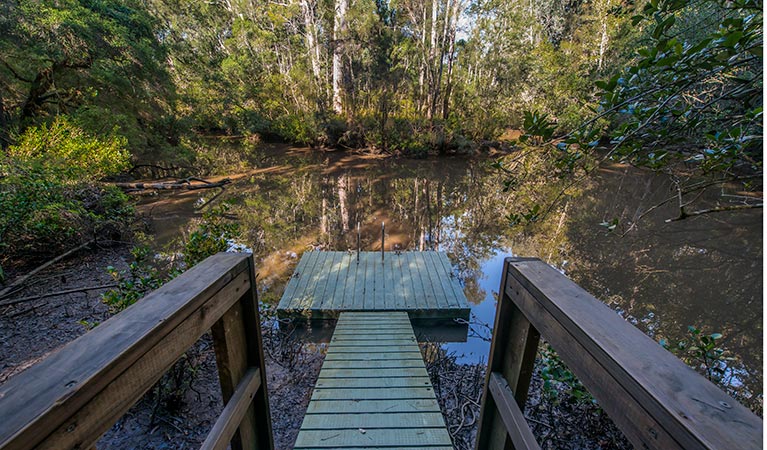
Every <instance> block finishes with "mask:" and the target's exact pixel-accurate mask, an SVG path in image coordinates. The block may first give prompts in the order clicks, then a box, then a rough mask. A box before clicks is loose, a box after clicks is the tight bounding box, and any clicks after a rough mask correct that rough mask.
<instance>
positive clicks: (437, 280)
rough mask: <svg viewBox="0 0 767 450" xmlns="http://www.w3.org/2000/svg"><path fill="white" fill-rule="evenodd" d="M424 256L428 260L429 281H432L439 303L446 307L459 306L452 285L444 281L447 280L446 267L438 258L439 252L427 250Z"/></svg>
mask: <svg viewBox="0 0 767 450" xmlns="http://www.w3.org/2000/svg"><path fill="white" fill-rule="evenodd" d="M423 257H424V260H425V261H426V266H427V267H428V268H429V281H431V285H432V288H433V289H434V295H435V296H436V297H437V301H438V302H439V304H440V305H441V306H442V308H445V309H447V308H452V307H455V306H458V304H457V302H456V301H455V294H454V293H453V291H452V289H450V285H449V284H446V283H444V281H445V280H444V277H443V276H442V274H443V270H444V268H443V267H442V264H440V263H439V261H437V260H436V258H437V257H438V256H437V252H425V253H424V255H423Z"/></svg>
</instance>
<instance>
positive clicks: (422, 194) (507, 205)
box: [140, 146, 763, 394]
mask: <svg viewBox="0 0 767 450" xmlns="http://www.w3.org/2000/svg"><path fill="white" fill-rule="evenodd" d="M489 162H490V160H489V159H482V158H480V159H476V158H474V159H466V158H458V157H455V158H434V159H426V160H407V159H392V158H389V159H386V158H378V157H374V156H355V155H349V154H345V153H320V152H313V151H311V150H308V149H300V148H292V147H286V146H273V147H271V148H266V149H265V150H263V155H262V157H261V163H260V164H259V167H255V168H253V170H250V171H248V172H247V173H244V174H240V175H238V176H236V177H233V178H234V180H235V181H234V183H233V184H232V185H230V186H229V187H228V188H227V190H226V191H225V192H224V193H223V194H221V195H218V196H216V197H215V198H214V199H213V200H212V201H211V203H210V204H211V205H215V204H219V203H220V202H222V201H229V202H232V207H231V210H230V213H231V214H232V215H233V217H235V218H236V220H237V221H238V222H239V223H240V225H241V227H242V231H243V233H242V234H243V237H242V241H243V242H242V244H243V245H245V246H247V247H248V248H249V249H252V250H253V252H254V254H255V257H256V259H257V262H258V271H259V280H260V282H261V285H260V296H261V299H262V300H263V301H265V302H267V303H272V304H276V302H277V301H278V300H279V298H280V296H281V295H282V291H283V289H284V286H285V283H286V280H287V279H288V277H289V276H290V275H291V273H292V270H293V268H294V267H295V265H296V264H297V262H298V260H299V259H300V255H301V254H302V253H303V252H304V251H306V250H310V249H315V250H316V249H325V250H347V249H355V248H356V246H357V234H356V226H357V224H358V223H359V224H360V227H361V235H362V249H363V250H380V246H381V241H380V232H381V222H385V224H386V239H385V249H386V250H387V251H390V250H428V249H436V250H441V251H445V252H447V253H448V256H449V257H450V259H451V261H452V263H453V265H454V270H455V273H456V275H457V276H458V277H459V279H460V281H461V283H462V285H463V286H464V291H465V293H466V296H467V298H468V300H469V302H470V304H471V307H472V313H473V323H472V325H471V329H472V332H471V333H470V337H469V339H468V341H467V342H465V343H452V344H448V348H449V349H450V350H451V351H453V352H456V353H457V354H459V355H460V360H462V361H466V362H474V361H479V360H486V359H487V354H488V351H489V342H488V341H487V337H489V335H490V328H489V327H492V323H493V319H494V314H495V293H496V292H497V291H498V287H499V283H500V276H501V268H502V264H503V258H504V257H506V256H511V255H516V256H534V257H539V258H541V259H543V260H544V261H546V262H547V263H549V264H551V265H552V266H554V267H556V268H558V269H559V270H560V271H562V272H563V273H565V274H566V275H567V276H568V277H570V278H572V279H573V280H574V281H575V282H577V283H578V284H580V285H581V286H582V287H584V288H585V289H586V290H588V291H589V292H591V293H592V294H593V295H595V296H596V297H597V298H599V299H600V300H602V301H604V302H605V303H607V304H608V305H609V306H610V307H611V308H613V309H614V310H616V311H617V312H618V313H619V314H621V315H622V316H623V317H624V318H626V320H628V321H630V322H631V323H633V324H634V325H636V326H637V327H639V328H640V329H641V330H642V331H644V332H645V333H647V334H648V335H650V336H651V337H653V338H654V339H655V340H659V339H661V338H663V339H666V340H667V341H669V342H672V343H673V342H677V341H679V340H681V339H684V338H685V337H686V333H687V327H688V326H695V327H697V328H701V329H703V331H704V332H706V333H713V332H719V333H722V334H723V335H724V338H723V339H722V341H721V342H722V346H723V347H724V348H726V350H727V351H728V352H729V353H730V354H731V355H732V356H733V357H735V358H736V360H735V361H733V362H731V363H730V364H729V367H728V374H729V375H731V378H732V380H731V383H732V384H733V385H736V386H741V385H742V387H743V388H744V389H746V390H748V391H750V392H751V393H754V394H756V393H761V392H762V369H761V368H762V285H763V280H762V213H761V210H751V211H745V212H737V213H719V214H710V215H703V216H699V217H694V218H689V219H686V220H682V221H677V222H671V223H666V222H665V219H668V218H673V217H675V216H676V215H677V213H678V210H677V209H676V208H675V206H674V203H673V202H671V203H669V204H668V205H666V206H664V207H661V208H658V209H657V210H655V211H654V213H653V214H650V215H648V216H646V217H644V218H643V219H642V220H641V221H640V222H639V223H638V224H637V226H636V228H635V229H633V230H631V231H630V232H628V233H626V234H625V235H623V233H622V232H623V231H625V228H624V229H621V228H618V229H616V230H615V231H614V232H608V231H607V229H606V228H605V227H604V226H602V225H600V223H603V222H609V221H611V220H612V219H613V218H619V219H621V223H628V221H629V220H630V219H632V218H635V217H637V215H638V214H640V213H641V212H642V211H644V210H645V209H647V208H649V207H651V206H653V205H655V204H657V203H659V202H661V201H662V200H664V199H666V198H668V196H669V195H673V185H672V183H671V180H669V179H668V178H667V177H665V176H661V175H656V174H652V173H649V172H645V171H641V170H638V169H633V168H630V167H625V166H621V165H614V166H610V167H607V168H605V169H603V170H601V171H600V172H599V173H597V174H596V175H595V176H594V177H593V178H592V179H591V180H589V181H587V182H584V183H583V184H582V185H580V186H579V187H578V188H577V189H574V190H571V191H570V192H568V194H569V197H568V199H567V200H566V201H565V202H563V203H562V204H561V205H560V206H559V207H558V208H557V209H555V210H553V211H552V212H551V214H549V215H547V216H546V217H545V219H544V220H542V221H541V223H539V224H535V226H530V227H527V228H520V227H516V228H515V227H511V226H509V224H508V222H507V220H505V216H506V215H507V214H508V211H509V210H510V209H511V208H512V207H513V205H514V204H515V202H519V201H523V200H526V199H524V198H522V197H521V196H522V195H533V194H530V192H535V190H532V191H531V190H530V189H528V190H526V191H524V192H504V191H503V186H502V183H501V179H500V177H499V176H498V174H497V173H495V172H494V171H493V170H491V169H490V168H489ZM720 193H721V192H719V191H713V190H711V191H709V192H706V193H705V194H704V196H703V197H702V198H701V201H702V203H701V205H704V206H705V205H707V204H710V205H712V204H714V202H716V201H717V200H721V197H720V196H719V194H720ZM215 194H216V192H212V191H211V192H196V193H173V194H170V195H161V196H158V197H151V198H146V199H144V200H143V201H142V205H141V207H140V211H141V212H142V213H144V214H146V215H147V216H149V217H150V218H151V221H152V224H153V230H154V234H155V236H156V238H157V240H158V242H161V243H163V242H170V241H172V240H173V239H174V238H177V237H178V236H180V235H183V233H185V232H186V231H187V229H188V227H189V222H190V220H192V219H193V218H195V217H197V216H199V213H200V211H201V210H204V209H206V208H209V207H210V206H205V203H206V202H207V201H208V200H210V199H211V198H213V197H214V195H215ZM736 194H737V193H732V195H736Z"/></svg>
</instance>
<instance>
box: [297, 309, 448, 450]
mask: <svg viewBox="0 0 767 450" xmlns="http://www.w3.org/2000/svg"><path fill="white" fill-rule="evenodd" d="M452 446H453V444H452V442H451V440H450V435H449V434H448V432H447V428H446V427H445V420H444V418H443V417H442V413H441V411H440V408H439V404H438V403H437V399H436V397H435V395H434V388H433V387H432V384H431V381H430V380H429V375H428V373H426V367H425V366H424V362H423V358H422V356H421V351H420V349H419V348H418V343H417V342H416V337H415V334H414V333H413V328H412V327H411V325H410V319H409V318H408V314H407V312H404V311H403V312H344V313H341V316H340V317H339V319H338V323H337V324H336V328H335V332H334V333H333V338H332V339H331V341H330V346H329V348H328V353H327V356H326V357H325V362H324V363H323V365H322V370H321V371H320V376H319V379H318V380H317V385H316V386H315V389H314V393H313V394H312V399H311V402H310V403H309V408H308V410H307V411H306V416H304V421H303V424H302V425H301V430H300V432H299V433H298V439H297V440H296V445H295V448H296V449H301V450H304V449H306V450H308V449H319V448H325V449H331V448H332V449H352V448H389V449H394V448H419V449H429V450H449V449H451V448H453V447H452Z"/></svg>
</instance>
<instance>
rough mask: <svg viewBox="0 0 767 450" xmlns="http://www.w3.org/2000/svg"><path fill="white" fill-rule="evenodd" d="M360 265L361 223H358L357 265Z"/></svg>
mask: <svg viewBox="0 0 767 450" xmlns="http://www.w3.org/2000/svg"><path fill="white" fill-rule="evenodd" d="M359 263H360V223H359V222H357V264H359Z"/></svg>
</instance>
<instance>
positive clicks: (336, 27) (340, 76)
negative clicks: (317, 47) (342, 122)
mask: <svg viewBox="0 0 767 450" xmlns="http://www.w3.org/2000/svg"><path fill="white" fill-rule="evenodd" d="M347 6H348V3H347V0H336V7H335V15H334V20H333V111H335V112H336V113H337V114H343V112H344V105H343V83H344V71H343V43H342V40H343V38H344V35H345V33H344V31H345V30H346V9H347Z"/></svg>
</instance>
